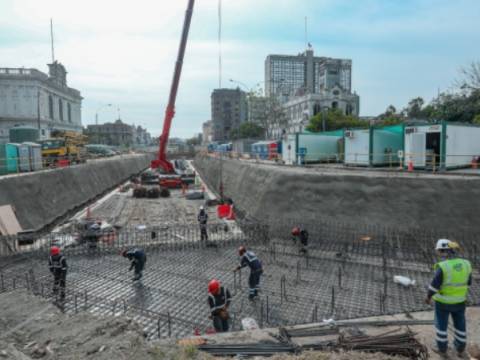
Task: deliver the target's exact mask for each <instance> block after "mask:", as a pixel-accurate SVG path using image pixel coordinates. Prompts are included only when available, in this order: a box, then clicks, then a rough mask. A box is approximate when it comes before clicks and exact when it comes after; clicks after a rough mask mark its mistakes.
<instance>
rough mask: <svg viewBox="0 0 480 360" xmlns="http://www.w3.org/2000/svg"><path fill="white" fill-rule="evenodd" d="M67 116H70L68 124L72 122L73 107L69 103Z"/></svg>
mask: <svg viewBox="0 0 480 360" xmlns="http://www.w3.org/2000/svg"><path fill="white" fill-rule="evenodd" d="M67 116H68V122H69V123H71V122H72V105H70V103H67Z"/></svg>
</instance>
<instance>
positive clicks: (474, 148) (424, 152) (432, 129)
mask: <svg viewBox="0 0 480 360" xmlns="http://www.w3.org/2000/svg"><path fill="white" fill-rule="evenodd" d="M479 156H480V127H479V126H475V125H471V124H457V123H447V122H445V121H442V122H440V123H438V124H418V125H409V126H407V127H405V164H404V166H405V167H408V166H409V165H411V166H413V167H414V168H416V169H433V168H436V169H444V170H446V169H455V168H464V167H469V166H471V165H472V163H476V162H477V161H478V157H479Z"/></svg>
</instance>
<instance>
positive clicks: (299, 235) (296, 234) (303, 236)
mask: <svg viewBox="0 0 480 360" xmlns="http://www.w3.org/2000/svg"><path fill="white" fill-rule="evenodd" d="M292 236H293V242H294V243H295V244H296V243H297V239H298V240H300V241H299V246H300V248H299V251H300V253H303V254H305V255H306V254H307V246H308V231H307V230H305V229H302V228H300V227H299V226H295V227H294V228H293V229H292Z"/></svg>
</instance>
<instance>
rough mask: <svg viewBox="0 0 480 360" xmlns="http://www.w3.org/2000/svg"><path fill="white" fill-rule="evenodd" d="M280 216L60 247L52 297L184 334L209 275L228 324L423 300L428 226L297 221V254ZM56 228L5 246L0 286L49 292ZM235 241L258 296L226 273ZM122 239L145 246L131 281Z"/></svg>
mask: <svg viewBox="0 0 480 360" xmlns="http://www.w3.org/2000/svg"><path fill="white" fill-rule="evenodd" d="M289 225H291V224H286V223H283V222H282V223H278V224H276V225H272V224H270V225H269V226H267V225H265V224H261V223H258V222H252V221H248V220H246V219H245V218H242V220H240V221H239V222H238V226H237V225H234V224H231V225H230V228H229V229H228V231H224V229H223V226H221V227H219V226H216V227H215V228H213V227H212V228H210V229H209V230H210V234H211V236H210V238H211V241H210V242H209V243H206V242H201V241H200V240H199V239H200V234H199V231H198V227H192V226H177V227H156V228H149V229H147V230H144V231H135V230H124V231H122V232H121V233H120V234H118V236H117V237H116V239H115V241H114V242H112V243H108V242H101V243H99V244H98V246H97V248H95V249H91V248H88V246H86V245H76V246H72V247H69V248H66V249H65V254H66V256H67V259H68V263H69V272H68V277H67V290H68V292H67V298H66V301H65V302H64V303H61V302H59V303H61V304H62V306H63V309H64V311H66V312H68V313H75V312H78V311H82V310H88V311H91V312H93V313H95V314H99V315H107V314H108V315H118V314H126V315H129V316H131V317H133V318H134V319H135V320H137V321H139V322H140V323H141V324H142V325H143V326H144V328H145V331H146V332H147V333H148V336H149V337H150V338H155V337H168V336H175V337H179V336H185V335H191V334H193V333H194V331H195V329H198V330H199V331H205V330H206V329H207V328H208V327H211V321H210V320H209V319H208V314H209V309H208V306H207V292H206V287H207V283H208V281H209V280H210V279H212V278H218V279H220V280H221V282H222V283H223V284H224V285H225V286H227V287H228V288H229V289H230V290H231V292H232V294H233V305H232V309H231V310H232V311H231V313H232V318H233V328H234V329H239V327H240V321H239V320H240V319H241V318H244V317H247V316H250V317H254V318H255V319H256V320H257V322H258V323H259V325H260V326H262V327H265V326H277V325H293V324H301V323H309V322H317V321H321V320H322V319H324V318H330V317H333V318H335V319H348V318H358V317H367V316H376V315H382V314H392V313H401V312H412V311H418V310H425V309H429V307H428V306H427V305H424V304H423V298H424V297H425V292H426V290H425V285H427V284H428V282H429V281H430V279H431V276H432V271H431V270H430V269H431V264H432V263H433V262H434V258H433V257H432V256H431V255H430V254H431V253H433V251H432V250H431V249H432V243H434V239H435V234H433V233H426V232H424V237H423V238H422V237H419V238H417V239H420V241H418V240H415V238H414V237H413V236H412V235H411V234H407V235H405V234H403V235H402V234H401V233H400V232H395V231H391V230H390V229H381V228H378V227H364V228H360V229H359V228H355V227H352V226H350V225H345V224H340V223H328V222H319V223H318V224H317V225H315V226H314V225H310V226H309V227H308V228H307V229H308V230H309V232H310V245H309V247H308V255H307V256H305V255H303V254H301V253H300V252H299V248H298V247H297V245H296V244H295V243H294V242H293V241H292V239H291V238H290V236H289V235H288V234H289V231H290V229H291V227H289ZM301 225H302V224H301ZM386 230H388V231H386ZM152 232H155V233H156V234H155V236H154V237H152ZM285 234H287V235H285ZM419 234H420V233H419ZM58 236H59V235H58V234H56V235H55V236H52V238H50V239H49V240H50V241H45V242H44V246H41V247H39V248H38V249H36V250H34V249H32V251H31V252H29V253H26V254H18V255H15V256H16V257H17V258H18V259H16V261H12V259H14V258H11V259H10V262H9V263H8V264H7V265H5V267H4V268H3V270H2V272H1V273H0V291H10V290H12V289H13V288H15V287H26V288H29V289H31V290H32V291H34V292H35V293H37V294H43V295H44V296H51V286H52V279H51V275H50V274H49V272H48V269H47V264H46V260H47V251H48V248H49V246H50V244H51V240H55V239H58ZM65 236H71V235H68V234H66V235H65ZM465 239H467V238H465ZM465 243H466V244H467V246H464V249H465V253H464V255H466V257H467V258H469V259H470V260H471V261H472V263H474V264H475V261H478V257H477V256H478V255H477V252H476V247H475V246H474V244H473V243H471V242H468V241H465ZM240 244H247V245H248V246H249V247H250V248H252V250H253V251H255V252H256V253H257V255H258V256H259V258H260V259H261V260H262V262H263V264H264V269H265V274H264V276H263V277H262V281H261V285H262V291H261V295H260V298H259V299H258V300H256V301H254V302H250V301H248V300H247V288H248V285H247V284H248V283H247V280H248V271H245V270H243V271H242V272H241V273H235V274H234V273H233V272H232V269H233V268H234V267H235V266H236V265H237V263H238V258H237V253H236V248H237V246H238V245H240ZM461 244H462V245H464V242H461ZM128 246H141V247H144V248H145V249H146V251H147V258H148V260H147V265H146V270H145V276H144V279H143V285H139V284H132V280H131V278H130V277H131V276H130V274H129V273H128V272H127V268H128V265H129V264H128V262H127V261H126V260H125V259H123V258H121V257H120V256H119V255H118V253H119V250H120V249H122V248H124V247H128ZM469 249H473V251H471V252H468V250H469ZM2 264H3V263H2ZM475 274H477V273H475ZM394 275H404V276H408V277H410V278H412V279H415V280H416V281H417V283H418V285H417V286H415V287H410V288H405V287H402V286H400V285H398V284H394V283H393V276H394ZM479 288H480V284H479V283H478V278H477V275H476V276H475V277H474V283H473V285H472V291H470V297H469V302H470V303H471V304H480V291H479V290H480V289H479Z"/></svg>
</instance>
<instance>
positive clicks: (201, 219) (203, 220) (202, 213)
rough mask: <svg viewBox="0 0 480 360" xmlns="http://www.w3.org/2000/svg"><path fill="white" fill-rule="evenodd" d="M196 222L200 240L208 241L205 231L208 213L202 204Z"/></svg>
mask: <svg viewBox="0 0 480 360" xmlns="http://www.w3.org/2000/svg"><path fill="white" fill-rule="evenodd" d="M197 220H198V224H199V225H200V241H208V233H207V222H208V214H207V212H206V211H205V208H204V207H203V206H200V212H199V213H198V216H197Z"/></svg>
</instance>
